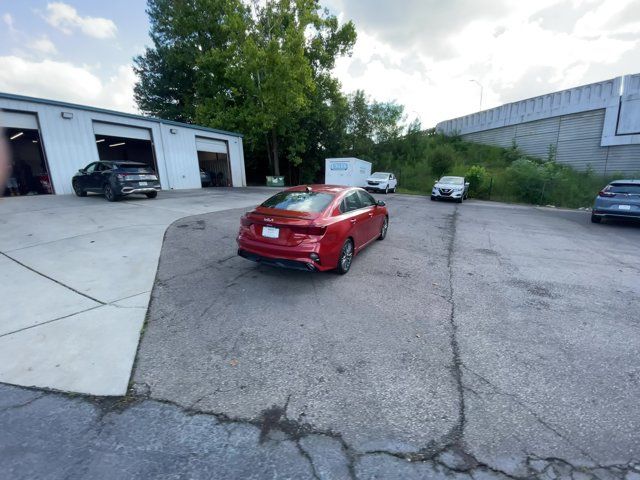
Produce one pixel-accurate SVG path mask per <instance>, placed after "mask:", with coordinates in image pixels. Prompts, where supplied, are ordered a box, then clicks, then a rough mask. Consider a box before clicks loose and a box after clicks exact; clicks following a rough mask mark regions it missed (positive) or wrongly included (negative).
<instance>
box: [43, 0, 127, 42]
mask: <svg viewBox="0 0 640 480" xmlns="http://www.w3.org/2000/svg"><path fill="white" fill-rule="evenodd" d="M45 19H46V21H47V22H48V23H49V24H50V25H52V26H53V27H55V28H57V29H58V30H60V31H61V32H64V33H66V34H67V35H70V34H71V33H72V32H73V31H74V30H75V29H79V30H80V31H81V32H82V33H84V34H85V35H88V36H90V37H93V38H98V39H107V38H113V37H115V36H116V33H117V31H118V27H116V24H115V23H113V21H111V20H109V19H107V18H99V17H89V16H86V17H83V16H81V15H79V14H78V11H77V10H76V9H75V8H74V7H72V6H71V5H68V4H66V3H62V2H53V3H49V4H48V5H47V14H46V16H45Z"/></svg>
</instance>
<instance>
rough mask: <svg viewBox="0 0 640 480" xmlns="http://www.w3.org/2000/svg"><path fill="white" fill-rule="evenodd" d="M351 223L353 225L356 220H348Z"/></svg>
mask: <svg viewBox="0 0 640 480" xmlns="http://www.w3.org/2000/svg"><path fill="white" fill-rule="evenodd" d="M349 221H350V222H351V224H352V225H353V224H354V223H356V222H357V221H358V220H356V219H355V218H352V219H351V220H349Z"/></svg>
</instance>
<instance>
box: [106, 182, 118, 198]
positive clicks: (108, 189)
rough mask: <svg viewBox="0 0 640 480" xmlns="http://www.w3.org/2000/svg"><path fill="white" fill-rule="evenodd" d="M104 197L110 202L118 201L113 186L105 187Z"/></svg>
mask: <svg viewBox="0 0 640 480" xmlns="http://www.w3.org/2000/svg"><path fill="white" fill-rule="evenodd" d="M104 197H105V198H106V199H107V200H108V201H109V202H115V201H116V194H115V192H114V191H113V188H111V185H109V184H108V183H107V184H106V185H105V186H104Z"/></svg>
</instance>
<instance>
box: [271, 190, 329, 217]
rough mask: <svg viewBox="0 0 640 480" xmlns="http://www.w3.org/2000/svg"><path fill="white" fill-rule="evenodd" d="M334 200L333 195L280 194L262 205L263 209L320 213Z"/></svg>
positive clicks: (310, 193)
mask: <svg viewBox="0 0 640 480" xmlns="http://www.w3.org/2000/svg"><path fill="white" fill-rule="evenodd" d="M331 200H333V195H330V194H328V193H319V192H280V193H277V194H275V195H274V196H273V197H271V198H270V199H269V200H267V201H266V202H264V203H263V204H262V206H263V207H267V208H277V209H278V210H290V211H294V212H308V213H320V212H322V211H323V210H324V209H325V208H327V206H328V205H329V204H330V203H331Z"/></svg>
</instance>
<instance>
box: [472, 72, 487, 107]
mask: <svg viewBox="0 0 640 480" xmlns="http://www.w3.org/2000/svg"><path fill="white" fill-rule="evenodd" d="M469 81H470V82H473V83H476V84H478V86H479V87H480V111H482V93H483V91H484V87H483V86H482V84H481V83H480V82H479V81H477V80H475V79H472V80H469Z"/></svg>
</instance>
